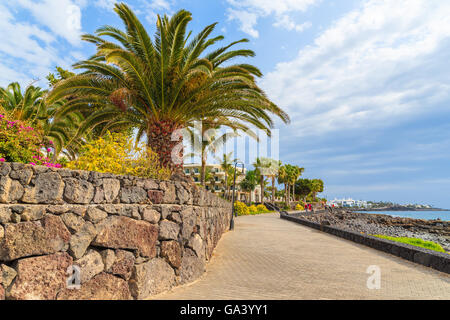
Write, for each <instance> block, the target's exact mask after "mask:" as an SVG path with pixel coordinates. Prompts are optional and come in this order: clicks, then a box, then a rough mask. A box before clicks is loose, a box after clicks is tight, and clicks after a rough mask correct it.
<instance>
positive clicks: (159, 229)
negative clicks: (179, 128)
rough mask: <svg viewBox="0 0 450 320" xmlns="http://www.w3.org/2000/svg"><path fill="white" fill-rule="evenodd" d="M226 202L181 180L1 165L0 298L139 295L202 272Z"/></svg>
mask: <svg viewBox="0 0 450 320" xmlns="http://www.w3.org/2000/svg"><path fill="white" fill-rule="evenodd" d="M230 219H231V204H230V203H229V202H227V201H225V200H223V199H221V198H219V197H216V196H215V195H213V194H211V193H209V192H207V191H205V190H203V189H200V188H198V187H196V186H195V185H193V184H190V183H188V182H184V181H157V180H152V179H141V178H136V177H131V176H117V175H112V174H104V173H98V172H87V171H73V170H68V169H54V168H47V167H41V166H31V165H24V164H20V163H1V164H0V299H5V298H6V299H133V298H134V299H144V298H146V297H149V296H152V295H155V294H158V293H161V292H164V291H167V290H169V289H170V288H172V287H174V286H177V285H180V284H185V283H189V282H191V281H193V280H195V279H197V278H198V277H200V276H201V275H202V274H203V272H204V268H205V263H206V262H207V261H208V260H209V258H210V257H211V255H212V252H213V250H214V248H215V246H216V244H217V242H218V241H219V239H220V237H221V235H222V234H223V233H224V232H225V231H227V230H228V228H229V224H230Z"/></svg>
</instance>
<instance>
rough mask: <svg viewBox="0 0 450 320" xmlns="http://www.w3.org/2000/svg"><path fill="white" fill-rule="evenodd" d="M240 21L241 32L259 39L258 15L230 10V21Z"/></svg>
mask: <svg viewBox="0 0 450 320" xmlns="http://www.w3.org/2000/svg"><path fill="white" fill-rule="evenodd" d="M234 19H236V20H238V21H239V22H240V23H241V30H242V31H243V32H245V33H247V34H249V35H250V36H252V37H254V38H258V37H259V32H258V30H256V29H255V25H256V22H257V21H258V15H257V14H256V13H251V12H247V11H239V10H233V9H229V10H228V20H234Z"/></svg>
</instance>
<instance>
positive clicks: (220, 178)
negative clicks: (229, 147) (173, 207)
mask: <svg viewBox="0 0 450 320" xmlns="http://www.w3.org/2000/svg"><path fill="white" fill-rule="evenodd" d="M183 167H184V173H185V174H186V175H188V176H191V177H192V179H194V181H195V182H196V183H198V184H200V170H201V167H202V166H201V165H200V164H196V163H193V164H184V165H183ZM206 168H207V169H209V172H210V175H211V176H210V179H207V181H206V182H205V188H206V190H209V191H211V192H213V193H222V194H223V193H224V192H225V171H223V169H222V167H221V165H220V164H207V165H206ZM236 170H237V171H238V172H242V168H241V167H238V168H237V169H236ZM246 172H247V170H245V169H244V172H243V174H241V175H239V176H237V177H236V200H238V201H242V202H244V201H248V200H247V199H248V197H249V196H250V199H249V201H250V202H261V200H260V199H261V187H260V186H259V185H257V186H256V188H255V190H254V191H253V192H251V193H250V194H249V193H247V192H243V191H241V188H240V186H239V183H240V182H241V181H242V180H243V179H244V178H245V174H246ZM231 187H232V186H230V190H231V189H232V188H231Z"/></svg>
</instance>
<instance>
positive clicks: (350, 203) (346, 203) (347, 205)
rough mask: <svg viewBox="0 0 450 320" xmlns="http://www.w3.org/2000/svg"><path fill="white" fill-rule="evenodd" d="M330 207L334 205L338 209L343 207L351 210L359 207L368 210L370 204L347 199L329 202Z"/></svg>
mask: <svg viewBox="0 0 450 320" xmlns="http://www.w3.org/2000/svg"><path fill="white" fill-rule="evenodd" d="M328 204H329V205H334V206H336V207H343V208H351V207H358V208H367V207H368V204H367V201H363V200H353V199H352V198H347V199H336V198H335V199H334V200H332V201H329V202H328Z"/></svg>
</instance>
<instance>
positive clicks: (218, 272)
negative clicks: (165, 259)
mask: <svg viewBox="0 0 450 320" xmlns="http://www.w3.org/2000/svg"><path fill="white" fill-rule="evenodd" d="M370 266H376V268H379V271H380V276H381V277H380V282H379V283H380V285H381V286H380V288H379V289H369V288H368V286H367V282H368V279H369V277H370V276H371V274H369V273H367V270H368V268H369V267H370ZM206 269H207V272H206V273H205V274H204V275H203V276H202V277H201V278H200V279H198V280H197V281H195V282H193V283H191V284H188V285H185V286H181V287H177V288H174V289H172V290H171V291H169V292H167V293H164V294H161V295H158V296H155V297H153V299H171V300H172V299H174V300H176V299H187V300H191V299H195V300H206V299H212V300H214V299H220V300H229V299H249V300H255V299H268V300H270V299H280V300H284V299H294V300H295V299H450V275H448V274H445V273H441V272H438V271H435V270H433V269H431V268H427V267H423V266H421V265H417V264H414V263H412V262H409V261H406V260H403V259H401V258H399V257H396V256H392V255H389V254H387V253H384V252H380V251H377V250H375V249H371V248H368V247H365V246H363V245H359V244H356V243H353V242H350V241H347V240H344V239H341V238H337V237H334V236H332V235H329V234H326V233H321V232H320V231H316V230H313V229H310V228H307V227H304V226H301V225H298V224H295V223H293V222H289V221H286V220H281V219H280V218H279V215H278V214H266V215H259V216H244V217H238V218H237V219H236V225H235V230H234V231H231V232H228V233H226V234H224V235H223V237H222V239H221V240H220V242H219V244H218V246H217V247H216V249H215V251H214V255H213V257H212V259H211V261H210V262H209V263H208V265H207V267H206ZM369 282H370V284H372V286H371V287H373V284H374V283H375V284H376V281H375V282H373V281H369Z"/></svg>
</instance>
